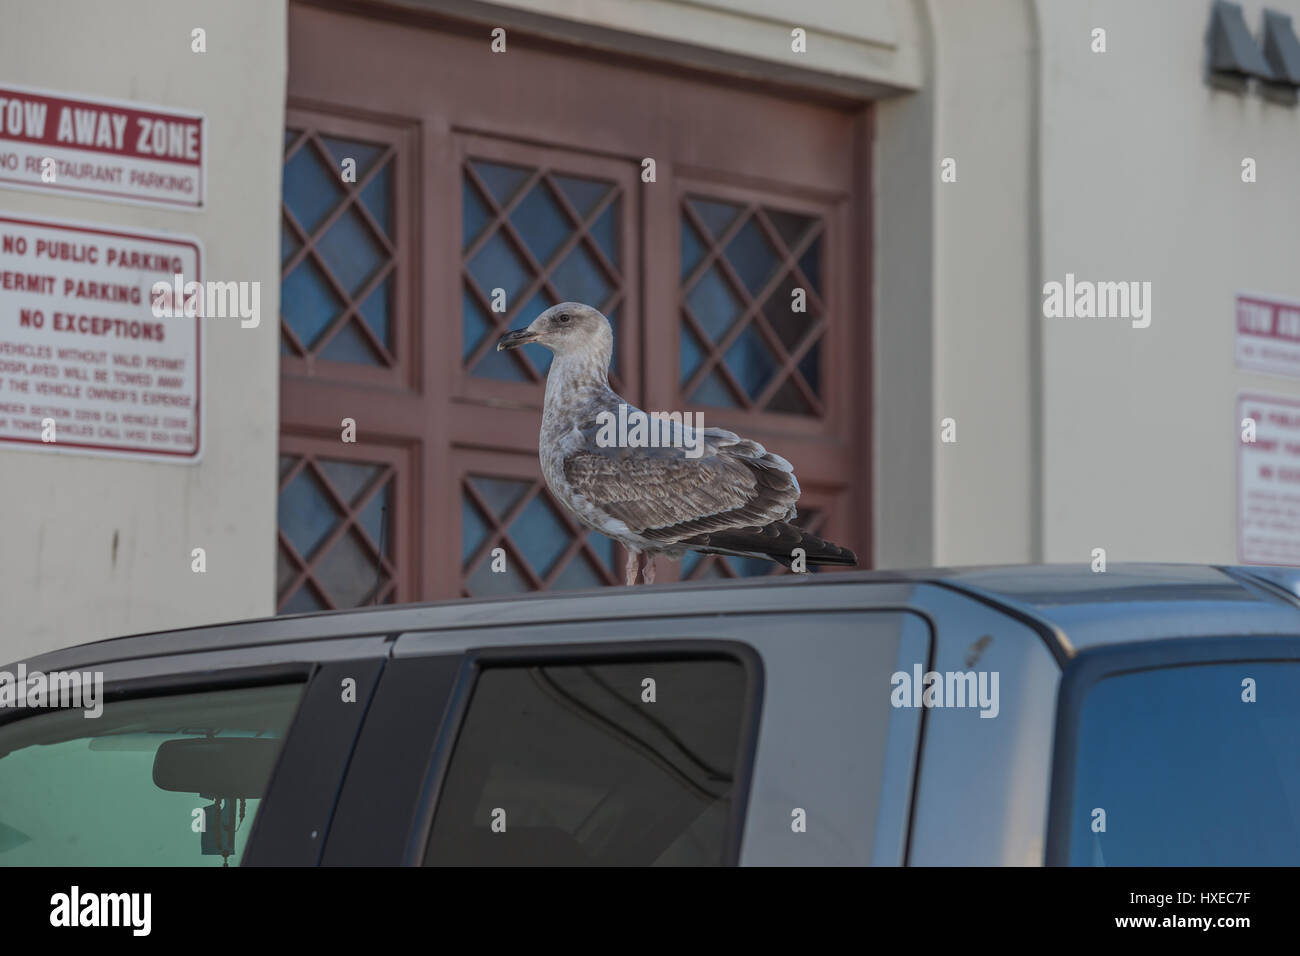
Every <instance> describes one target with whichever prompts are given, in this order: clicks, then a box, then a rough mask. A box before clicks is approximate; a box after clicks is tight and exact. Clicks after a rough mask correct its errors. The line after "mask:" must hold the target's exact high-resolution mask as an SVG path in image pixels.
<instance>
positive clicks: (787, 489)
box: [563, 428, 799, 545]
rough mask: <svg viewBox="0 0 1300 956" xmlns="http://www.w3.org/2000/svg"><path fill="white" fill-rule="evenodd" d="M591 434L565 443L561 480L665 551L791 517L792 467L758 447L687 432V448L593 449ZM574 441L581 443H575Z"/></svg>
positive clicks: (725, 435)
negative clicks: (691, 451)
mask: <svg viewBox="0 0 1300 956" xmlns="http://www.w3.org/2000/svg"><path fill="white" fill-rule="evenodd" d="M589 431H590V433H591V435H594V430H589V429H577V430H576V433H571V435H572V436H573V438H574V439H575V440H574V441H572V442H571V443H566V444H567V445H568V447H567V448H566V453H565V455H564V459H563V464H564V476H565V479H566V481H567V482H568V483H569V487H570V489H571V490H572V492H573V493H574V494H577V495H581V496H582V497H583V498H585V499H586V500H587V502H588V503H589V504H591V505H592V506H594V507H595V508H597V509H598V510H600V511H602V512H604V513H606V514H608V515H609V516H610V517H612V518H616V519H617V520H619V521H621V522H623V523H624V524H625V525H627V527H628V529H629V530H630V531H632V532H634V533H636V534H638V535H641V536H642V537H645V538H649V539H651V540H654V541H662V542H663V543H664V544H666V545H668V544H673V543H676V542H678V541H681V540H683V539H686V538H691V537H694V536H696V535H699V534H707V533H710V532H718V531H726V530H728V529H733V528H745V527H754V526H760V527H761V526H763V525H767V524H770V523H771V522H773V521H787V520H789V519H791V518H793V517H794V516H795V502H796V501H797V500H798V498H799V483H798V481H796V480H795V477H794V468H793V467H792V466H791V465H790V463H789V462H788V461H786V460H785V459H784V458H781V457H780V456H779V455H773V454H771V453H770V452H768V451H767V450H766V449H765V448H763V446H762V445H760V444H758V442H755V441H750V440H748V439H744V438H740V437H739V436H738V435H736V434H734V433H733V432H729V431H725V430H723V429H719V428H706V429H701V430H691V431H689V432H688V437H695V438H700V439H702V440H701V441H699V442H698V447H699V448H700V451H701V453H700V455H699V457H694V458H692V457H690V456H688V455H687V448H689V447H691V445H693V444H696V443H695V442H694V441H692V442H690V443H688V444H687V447H667V448H616V447H610V448H598V447H596V446H595V443H594V441H593V440H590V435H589V434H588V432H589ZM579 435H581V438H579Z"/></svg>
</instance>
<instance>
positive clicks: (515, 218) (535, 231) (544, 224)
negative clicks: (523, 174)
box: [510, 183, 571, 265]
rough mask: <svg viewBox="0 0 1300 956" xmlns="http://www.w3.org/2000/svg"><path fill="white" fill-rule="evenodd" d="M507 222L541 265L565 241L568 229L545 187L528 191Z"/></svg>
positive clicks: (547, 260) (548, 259) (543, 184)
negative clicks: (512, 226)
mask: <svg viewBox="0 0 1300 956" xmlns="http://www.w3.org/2000/svg"><path fill="white" fill-rule="evenodd" d="M510 222H511V223H512V224H513V225H514V227H515V229H516V230H518V232H519V235H520V236H521V237H522V238H523V240H524V244H525V245H527V246H528V251H529V252H531V253H532V254H533V258H534V259H536V260H537V261H538V262H539V263H541V264H542V265H546V263H547V262H549V261H550V258H551V256H552V255H554V254H555V250H556V249H558V248H560V246H561V245H562V244H563V243H564V240H565V239H567V238H568V236H569V232H570V231H571V230H570V226H569V223H568V220H566V219H565V218H564V214H563V213H562V212H560V207H559V206H558V205H556V202H555V200H554V199H553V198H552V197H551V192H550V190H549V189H547V188H546V184H545V183H538V184H537V185H536V186H534V187H533V188H532V189H530V190H529V191H528V195H527V196H525V197H524V200H523V202H521V203H520V204H519V205H518V206H516V207H515V209H514V212H512V213H511V214H510Z"/></svg>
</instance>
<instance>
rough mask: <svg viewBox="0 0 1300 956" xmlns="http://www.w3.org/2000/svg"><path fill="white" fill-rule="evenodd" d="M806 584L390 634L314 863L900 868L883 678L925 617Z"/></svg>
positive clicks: (902, 804) (897, 766)
mask: <svg viewBox="0 0 1300 956" xmlns="http://www.w3.org/2000/svg"><path fill="white" fill-rule="evenodd" d="M814 590H817V586H816V585H810V586H809V587H808V588H807V590H806V591H805V589H800V591H799V597H798V598H797V599H796V602H795V605H793V606H787V607H784V608H781V609H779V610H778V609H776V608H768V609H766V610H765V611H763V613H743V612H742V613H727V614H697V615H691V614H689V613H679V614H677V615H673V616H664V617H639V618H632V619H623V620H590V619H589V620H580V621H563V622H555V621H552V622H548V623H535V624H531V625H525V626H520V625H516V624H511V625H509V626H504V625H503V626H501V627H480V628H472V629H471V628H465V629H447V630H439V631H428V632H416V633H408V634H404V635H402V636H400V637H399V638H398V640H397V642H396V644H395V646H394V653H393V659H392V661H390V663H389V665H388V667H387V668H386V669H385V673H384V676H383V678H382V679H381V681H380V686H379V689H378V691H377V693H376V698H375V702H374V705H373V706H372V709H371V714H370V715H368V716H367V720H366V725H365V727H364V728H363V730H362V734H361V739H360V741H359V743H358V747H357V752H356V754H355V757H354V759H353V761H352V764H351V766H350V767H349V771H348V778H347V780H346V782H345V784H344V788H343V794H342V797H341V799H340V803H339V811H338V815H337V819H336V821H335V825H334V827H333V828H332V830H331V834H330V842H329V845H328V846H327V848H326V853H325V856H324V858H323V862H325V863H326V864H380V863H388V862H393V861H394V860H399V861H401V862H405V863H407V864H411V865H416V864H422V863H423V864H432V865H438V864H453V865H455V864H530V863H541V864H562V863H572V864H575V865H592V864H596V865H601V864H604V865H617V864H621V865H628V864H637V865H653V864H658V865H687V864H697V865H707V864H712V865H718V864H724V865H727V864H736V863H741V864H749V865H761V864H804V863H813V864H819V863H820V864H826V863H830V864H859V863H871V862H884V863H895V864H896V863H899V862H901V855H902V853H903V849H904V844H905V841H906V832H907V815H908V812H909V808H910V799H909V797H910V793H911V787H912V779H913V773H914V770H915V760H916V747H917V746H918V743H919V715H918V714H917V713H915V712H905V711H903V710H901V709H896V708H892V707H891V706H890V699H889V698H890V678H891V676H892V675H893V674H894V673H895V672H896V671H897V669H898V661H899V660H900V654H901V655H903V656H905V657H911V656H915V655H917V654H921V655H922V657H923V658H924V657H925V656H926V655H927V650H926V649H927V648H928V645H929V641H930V636H929V626H928V624H927V622H926V621H925V619H924V618H922V617H920V616H918V615H914V614H910V613H908V612H907V611H906V610H903V609H901V607H895V609H893V610H883V609H882V610H864V609H863V608H862V607H861V606H858V607H854V606H853V604H854V601H855V597H854V595H853V594H851V593H850V591H851V589H850V588H848V587H843V586H841V587H837V588H834V589H833V590H832V589H829V588H827V589H824V593H825V594H831V593H834V594H835V595H836V597H837V600H836V601H833V602H827V601H824V600H823V601H817V600H816V597H815V595H814V594H813V593H812V592H813V591H814ZM853 590H856V591H858V592H865V590H866V588H865V587H859V588H857V589H853ZM873 590H874V598H875V599H876V600H880V601H882V602H888V603H892V602H890V599H891V598H896V599H898V601H897V603H898V604H899V605H901V604H905V601H904V600H902V595H903V593H904V592H905V591H906V590H907V589H906V588H905V587H904V586H898V587H896V588H895V587H893V586H888V587H881V586H875V588H874V589H873ZM790 593H791V594H793V593H795V592H790ZM804 600H808V601H810V602H812V605H813V606H814V607H816V608H817V610H816V611H812V610H810V608H809V607H800V606H798V605H799V604H801V603H802V602H803V601H804ZM750 603H754V602H753V600H752V598H751V601H750Z"/></svg>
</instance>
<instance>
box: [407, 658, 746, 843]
mask: <svg viewBox="0 0 1300 956" xmlns="http://www.w3.org/2000/svg"><path fill="white" fill-rule="evenodd" d="M718 659H729V660H732V661H735V662H737V663H739V664H740V665H741V667H742V668H744V671H745V698H744V701H743V703H742V705H741V723H740V752H739V754H738V756H737V760H736V784H735V790H734V792H733V795H732V802H731V817H730V819H729V820H728V821H727V833H726V839H725V842H724V848H723V860H722V865H723V866H736V865H738V864H739V861H740V851H741V839H742V837H743V835H744V827H745V815H746V812H747V811H748V809H749V796H750V787H751V784H752V781H753V775H754V774H753V771H754V761H755V759H756V757H757V751H758V728H759V722H760V719H761V717H762V708H763V692H764V674H763V662H762V658H761V657H760V656H759V654H758V652H757V651H756V650H755V649H754V648H752V647H750V646H749V645H748V644H744V643H741V642H738V641H720V640H710V639H706V638H701V639H695V638H685V639H682V640H656V641H628V642H621V641H600V642H589V643H573V644H551V645H544V646H540V647H539V646H536V645H533V646H529V645H520V646H513V647H486V648H474V649H471V650H469V651H466V652H465V655H464V657H463V659H462V661H461V666H460V672H459V673H458V674H457V677H456V682H455V684H454V685H453V687H452V692H451V697H450V699H449V700H448V704H447V711H446V716H445V717H444V718H443V724H442V728H441V730H440V731H439V733H438V736H437V739H436V742H435V744H434V748H433V752H432V754H431V755H430V759H429V767H428V770H427V771H426V773H425V779H424V783H423V785H422V786H421V789H420V796H419V800H418V801H417V803H416V812H415V815H414V817H413V819H412V822H411V831H410V836H409V838H408V840H407V846H406V853H405V855H404V858H403V860H402V865H403V866H423V865H424V856H425V852H426V851H427V849H428V845H429V839H430V837H431V836H432V832H433V817H434V812H435V811H436V809H437V807H438V803H439V801H440V800H441V798H442V790H443V786H444V784H445V783H446V780H447V772H448V770H449V768H450V765H451V758H452V756H453V755H454V753H455V750H456V743H457V742H458V741H459V739H460V732H461V728H462V726H463V725H464V721H465V717H466V714H467V713H468V710H469V703H470V700H471V699H472V697H473V692H474V687H475V685H476V684H477V682H478V678H479V676H480V674H481V673H482V671H483V670H484V668H486V667H520V666H536V665H547V664H552V665H553V664H574V663H584V664H607V663H627V662H629V661H683V660H718Z"/></svg>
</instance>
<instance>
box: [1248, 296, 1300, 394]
mask: <svg viewBox="0 0 1300 956" xmlns="http://www.w3.org/2000/svg"><path fill="white" fill-rule="evenodd" d="M1237 365H1238V366H1239V367H1241V368H1249V369H1254V370H1255V371H1258V372H1272V373H1273V374H1275V375H1290V376H1297V377H1300V302H1291V301H1288V300H1286V299H1279V298H1277V297H1276V296H1265V295H1256V294H1255V293H1252V292H1239V293H1237Z"/></svg>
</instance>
